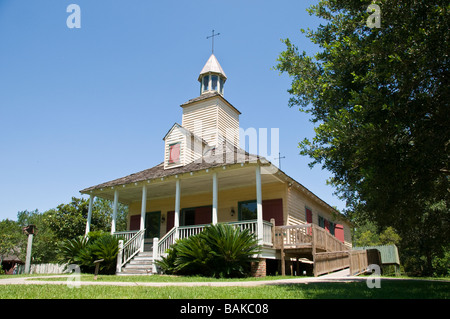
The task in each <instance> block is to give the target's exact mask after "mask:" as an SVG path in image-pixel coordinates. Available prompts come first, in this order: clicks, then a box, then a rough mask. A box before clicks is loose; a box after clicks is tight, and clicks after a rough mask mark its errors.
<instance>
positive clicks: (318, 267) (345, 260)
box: [314, 251, 349, 277]
mask: <svg viewBox="0 0 450 319" xmlns="http://www.w3.org/2000/svg"><path fill="white" fill-rule="evenodd" d="M348 266H349V252H348V251H334V252H326V253H316V254H314V276H315V277H317V276H320V275H323V274H326V273H330V272H333V271H336V270H340V269H344V268H348Z"/></svg>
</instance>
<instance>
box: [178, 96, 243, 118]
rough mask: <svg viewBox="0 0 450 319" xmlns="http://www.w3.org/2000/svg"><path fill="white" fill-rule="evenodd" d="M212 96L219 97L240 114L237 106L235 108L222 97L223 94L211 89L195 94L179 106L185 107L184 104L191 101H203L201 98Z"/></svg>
mask: <svg viewBox="0 0 450 319" xmlns="http://www.w3.org/2000/svg"><path fill="white" fill-rule="evenodd" d="M213 97H220V98H221V99H222V100H223V101H225V102H226V103H227V104H228V105H229V106H230V107H231V108H232V109H233V110H235V111H236V112H237V113H238V114H242V113H241V112H240V111H239V110H238V109H237V108H235V107H234V106H233V104H231V103H230V102H228V100H227V99H226V98H224V97H223V96H222V94H220V93H219V92H217V91H212V92H208V93H203V94H202V95H200V96H197V97H195V98H193V99H190V100H189V101H187V102H184V103H183V104H181V105H180V106H181V107H185V106H187V105H189V104H191V103H195V102H200V101H203V100H206V99H209V98H213Z"/></svg>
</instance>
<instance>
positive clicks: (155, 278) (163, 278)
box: [29, 274, 298, 282]
mask: <svg viewBox="0 0 450 319" xmlns="http://www.w3.org/2000/svg"><path fill="white" fill-rule="evenodd" d="M293 278H298V277H294V276H266V277H245V278H212V277H202V276H168V275H151V276H115V275H99V276H98V278H97V281H99V282H236V281H262V280H280V279H293ZM80 279H81V281H94V275H91V274H83V275H81V276H80ZM29 280H44V281H66V280H67V278H65V277H64V278H63V277H61V278H36V279H29Z"/></svg>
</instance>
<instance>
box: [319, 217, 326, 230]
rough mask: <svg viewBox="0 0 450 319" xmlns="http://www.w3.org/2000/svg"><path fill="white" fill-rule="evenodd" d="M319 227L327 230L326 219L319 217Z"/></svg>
mask: <svg viewBox="0 0 450 319" xmlns="http://www.w3.org/2000/svg"><path fill="white" fill-rule="evenodd" d="M319 226H320V227H322V228H325V218H323V217H322V216H319Z"/></svg>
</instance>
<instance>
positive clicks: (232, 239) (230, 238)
mask: <svg viewBox="0 0 450 319" xmlns="http://www.w3.org/2000/svg"><path fill="white" fill-rule="evenodd" d="M260 251H261V248H260V246H259V245H258V240H257V238H256V236H255V235H254V234H253V233H251V232H250V231H249V230H243V231H241V230H240V229H239V228H235V227H233V226H231V225H228V224H217V225H211V226H208V227H206V228H205V229H204V230H203V232H201V233H200V234H198V235H195V236H191V237H189V238H185V239H182V240H179V241H177V242H176V243H175V245H174V246H172V248H170V249H169V250H168V255H167V257H163V258H162V260H161V261H159V262H157V264H158V266H160V267H161V268H162V270H163V271H164V272H165V273H167V274H179V275H203V276H213V277H242V276H245V275H248V273H249V271H250V263H251V262H252V261H255V260H256V259H255V258H254V257H253V256H254V255H257V254H258V253H260Z"/></svg>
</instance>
